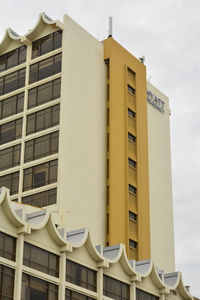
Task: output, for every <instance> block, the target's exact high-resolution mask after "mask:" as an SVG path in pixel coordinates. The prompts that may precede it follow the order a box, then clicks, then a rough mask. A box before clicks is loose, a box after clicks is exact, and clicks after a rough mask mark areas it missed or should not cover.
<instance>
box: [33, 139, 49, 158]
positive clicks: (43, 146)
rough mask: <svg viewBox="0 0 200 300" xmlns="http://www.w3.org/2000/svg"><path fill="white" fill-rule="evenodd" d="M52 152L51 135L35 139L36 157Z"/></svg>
mask: <svg viewBox="0 0 200 300" xmlns="http://www.w3.org/2000/svg"><path fill="white" fill-rule="evenodd" d="M49 154H50V135H49V134H48V135H45V136H43V137H41V138H37V139H35V153H34V159H38V158H40V157H43V156H45V155H49Z"/></svg>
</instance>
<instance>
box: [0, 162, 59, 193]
mask: <svg viewBox="0 0 200 300" xmlns="http://www.w3.org/2000/svg"><path fill="white" fill-rule="evenodd" d="M57 169H58V160H57V159H56V160H52V161H49V162H46V163H43V164H40V165H36V166H34V167H30V168H26V169H24V170H23V172H24V177H23V191H28V190H31V189H35V188H38V187H41V186H45V185H48V184H51V183H54V182H57V173H58V172H57ZM2 186H5V187H6V188H8V189H10V194H11V195H14V194H18V192H19V172H14V173H11V174H8V175H4V176H1V177H0V187H2Z"/></svg>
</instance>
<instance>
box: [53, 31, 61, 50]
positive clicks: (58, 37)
mask: <svg viewBox="0 0 200 300" xmlns="http://www.w3.org/2000/svg"><path fill="white" fill-rule="evenodd" d="M61 46H62V31H57V32H54V49H58V48H60V47H61Z"/></svg>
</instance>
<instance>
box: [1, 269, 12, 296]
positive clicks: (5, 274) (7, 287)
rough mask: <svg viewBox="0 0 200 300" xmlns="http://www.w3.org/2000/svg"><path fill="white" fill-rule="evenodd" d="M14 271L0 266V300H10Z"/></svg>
mask: <svg viewBox="0 0 200 300" xmlns="http://www.w3.org/2000/svg"><path fill="white" fill-rule="evenodd" d="M14 276H15V271H14V270H13V269H10V268H8V267H5V266H3V265H0V299H2V300H9V299H10V300H12V299H13V294H14Z"/></svg>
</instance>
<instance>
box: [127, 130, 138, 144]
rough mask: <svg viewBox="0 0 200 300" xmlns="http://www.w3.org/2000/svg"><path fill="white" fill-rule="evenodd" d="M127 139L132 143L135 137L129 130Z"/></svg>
mask: <svg viewBox="0 0 200 300" xmlns="http://www.w3.org/2000/svg"><path fill="white" fill-rule="evenodd" d="M128 139H129V141H130V142H132V143H135V142H136V137H135V136H134V135H133V134H131V133H130V132H128Z"/></svg>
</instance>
